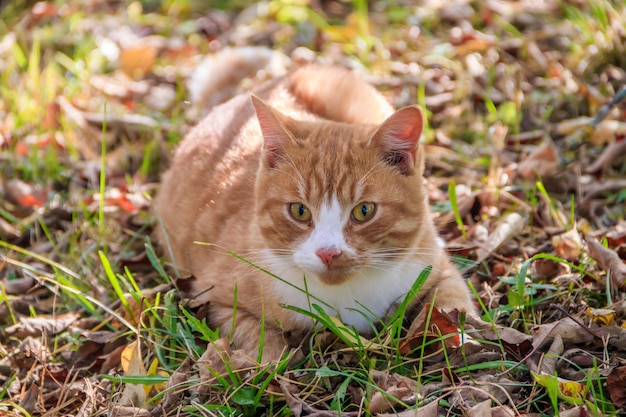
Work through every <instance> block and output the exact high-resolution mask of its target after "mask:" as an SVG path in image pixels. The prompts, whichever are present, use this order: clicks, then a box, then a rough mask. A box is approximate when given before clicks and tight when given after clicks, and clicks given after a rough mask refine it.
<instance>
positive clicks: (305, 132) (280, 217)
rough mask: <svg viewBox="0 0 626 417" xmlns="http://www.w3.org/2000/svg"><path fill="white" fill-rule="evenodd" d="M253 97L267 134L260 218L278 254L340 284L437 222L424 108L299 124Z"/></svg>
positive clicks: (403, 249) (401, 251) (404, 248)
mask: <svg viewBox="0 0 626 417" xmlns="http://www.w3.org/2000/svg"><path fill="white" fill-rule="evenodd" d="M252 100H253V104H254V107H255V109H256V113H257V118H258V121H259V125H260V127H261V131H262V134H263V137H264V145H263V149H262V155H261V162H260V167H259V172H258V177H257V183H256V196H257V198H256V201H257V206H256V210H257V218H258V222H259V227H260V230H261V234H262V235H263V238H264V239H265V242H266V244H267V246H268V247H269V248H271V249H273V250H274V253H275V254H276V256H277V257H281V259H283V261H284V262H286V263H290V262H291V263H293V266H297V267H298V268H299V269H301V270H302V271H303V272H304V273H305V274H306V275H307V277H309V278H310V277H311V276H316V277H317V278H318V279H319V280H320V281H321V282H323V283H325V284H328V285H336V284H341V283H343V282H346V281H347V280H349V279H351V277H353V276H358V275H359V272H360V271H362V270H363V268H374V269H382V268H384V267H385V266H384V263H385V262H392V261H394V259H396V258H401V257H403V256H405V255H406V254H407V253H409V250H408V249H410V248H411V247H412V246H413V245H415V243H416V242H417V241H418V240H419V239H420V238H421V233H422V232H423V229H424V224H425V223H427V222H428V221H429V220H428V217H427V212H426V210H427V206H426V203H425V198H424V191H423V185H422V171H423V157H422V155H421V152H420V151H419V146H418V143H419V138H420V135H421V132H422V125H423V122H422V115H421V112H420V110H419V109H418V108H417V107H405V108H402V109H400V110H398V111H397V112H395V113H394V114H393V115H391V116H390V117H389V118H388V119H387V120H386V121H384V122H383V123H382V124H380V125H353V124H343V123H337V122H330V121H315V122H311V121H306V122H305V121H298V120H294V119H292V118H290V117H287V116H285V115H283V114H281V113H280V112H278V111H277V110H275V109H273V108H272V107H270V106H269V105H267V104H266V103H264V102H263V101H262V100H260V99H258V98H256V97H253V98H252Z"/></svg>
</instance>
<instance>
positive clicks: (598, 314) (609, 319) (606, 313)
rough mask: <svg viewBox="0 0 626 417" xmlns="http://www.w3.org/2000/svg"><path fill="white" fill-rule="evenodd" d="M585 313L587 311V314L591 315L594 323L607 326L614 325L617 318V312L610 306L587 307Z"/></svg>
mask: <svg viewBox="0 0 626 417" xmlns="http://www.w3.org/2000/svg"><path fill="white" fill-rule="evenodd" d="M585 313H587V316H589V317H590V318H591V320H593V322H594V323H596V324H602V325H605V326H614V325H615V320H616V319H617V312H615V310H611V309H608V308H591V307H587V309H586V310H585Z"/></svg>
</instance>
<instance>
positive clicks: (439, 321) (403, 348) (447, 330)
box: [399, 303, 461, 355]
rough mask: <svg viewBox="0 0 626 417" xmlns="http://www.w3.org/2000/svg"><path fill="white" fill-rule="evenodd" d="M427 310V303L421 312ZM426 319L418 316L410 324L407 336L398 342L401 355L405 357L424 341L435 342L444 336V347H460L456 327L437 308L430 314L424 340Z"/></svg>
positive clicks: (423, 315)
mask: <svg viewBox="0 0 626 417" xmlns="http://www.w3.org/2000/svg"><path fill="white" fill-rule="evenodd" d="M429 310H430V304H428V303H427V304H426V305H425V307H424V309H423V310H422V312H425V313H427V312H428V311H429ZM426 318H427V317H426V314H420V315H419V316H418V317H417V318H416V319H415V320H414V322H413V323H412V324H411V328H410V329H409V332H408V334H407V335H406V336H405V337H404V339H403V340H402V341H401V342H400V346H399V350H400V353H401V354H403V355H406V354H408V353H410V352H411V351H413V350H414V349H415V348H417V347H419V346H421V345H422V343H423V342H424V341H426V342H428V341H432V340H437V339H439V338H443V336H446V335H448V337H445V338H443V340H444V343H445V344H446V347H448V348H458V347H459V346H461V337H460V336H459V334H458V333H459V328H458V326H457V325H456V324H454V323H453V322H452V320H451V318H450V316H448V315H447V314H446V313H443V312H441V311H439V309H438V308H437V307H433V308H432V313H431V316H430V320H429V323H428V332H427V334H426V338H424V331H425V328H426ZM416 323H417V324H416ZM450 335H453V336H450ZM431 346H432V345H431ZM434 347H435V349H437V348H438V347H439V346H437V345H436V344H435V346H434Z"/></svg>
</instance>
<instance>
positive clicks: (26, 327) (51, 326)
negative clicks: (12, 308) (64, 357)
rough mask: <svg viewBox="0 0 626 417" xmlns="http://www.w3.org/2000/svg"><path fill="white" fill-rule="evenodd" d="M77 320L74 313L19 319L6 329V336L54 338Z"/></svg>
mask: <svg viewBox="0 0 626 417" xmlns="http://www.w3.org/2000/svg"><path fill="white" fill-rule="evenodd" d="M76 319H78V314H76V313H65V314H57V315H54V316H52V317H50V316H44V315H41V316H38V317H20V319H19V322H18V323H17V324H14V325H13V326H10V327H8V328H6V329H5V330H4V331H5V332H6V334H8V335H11V336H14V337H26V336H41V335H43V334H45V335H47V336H54V335H56V334H59V333H61V332H62V331H64V330H65V329H67V328H68V327H69V326H70V325H71V324H72V323H74V322H75V321H76Z"/></svg>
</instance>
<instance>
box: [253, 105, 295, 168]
mask: <svg viewBox="0 0 626 417" xmlns="http://www.w3.org/2000/svg"><path fill="white" fill-rule="evenodd" d="M251 99H252V104H253V105H254V110H255V111H256V117H257V119H258V121H259V125H260V126H261V133H263V155H262V158H263V162H264V163H265V164H266V165H267V166H268V167H269V168H274V167H276V165H277V164H278V162H280V160H281V159H282V158H283V156H284V153H285V145H286V144H287V143H289V142H291V141H292V139H291V136H290V135H289V133H288V131H287V128H286V127H285V124H284V123H283V122H282V121H281V120H280V116H279V115H280V113H278V112H277V111H276V110H274V109H273V108H272V107H270V106H269V105H268V104H267V103H265V102H264V101H263V100H261V99H260V98H258V97H257V96H255V95H254V94H252V95H251Z"/></svg>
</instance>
